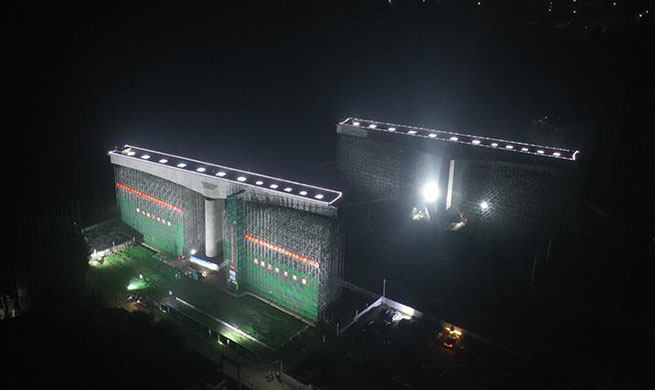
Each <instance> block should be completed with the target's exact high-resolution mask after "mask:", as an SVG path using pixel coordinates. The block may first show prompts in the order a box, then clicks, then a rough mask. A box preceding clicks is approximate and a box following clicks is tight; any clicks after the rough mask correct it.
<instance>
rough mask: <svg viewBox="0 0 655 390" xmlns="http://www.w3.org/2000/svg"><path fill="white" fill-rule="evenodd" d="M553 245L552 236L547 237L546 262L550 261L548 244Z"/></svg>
mask: <svg viewBox="0 0 655 390" xmlns="http://www.w3.org/2000/svg"><path fill="white" fill-rule="evenodd" d="M551 245H553V239H552V237H551V238H549V239H548V250H547V251H546V264H548V262H549V261H550V246H551Z"/></svg>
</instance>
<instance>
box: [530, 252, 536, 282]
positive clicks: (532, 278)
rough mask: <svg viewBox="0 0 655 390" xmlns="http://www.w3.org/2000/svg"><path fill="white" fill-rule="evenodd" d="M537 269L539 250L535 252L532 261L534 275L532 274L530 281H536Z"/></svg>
mask: <svg viewBox="0 0 655 390" xmlns="http://www.w3.org/2000/svg"><path fill="white" fill-rule="evenodd" d="M536 270H537V252H535V253H534V261H533V262H532V276H530V281H531V282H532V283H534V273H535V271H536Z"/></svg>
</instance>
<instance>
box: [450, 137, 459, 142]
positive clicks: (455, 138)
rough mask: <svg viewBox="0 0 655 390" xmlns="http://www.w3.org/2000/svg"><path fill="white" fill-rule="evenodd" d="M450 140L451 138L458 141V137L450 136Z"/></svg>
mask: <svg viewBox="0 0 655 390" xmlns="http://www.w3.org/2000/svg"><path fill="white" fill-rule="evenodd" d="M450 140H451V141H458V140H459V138H457V137H450Z"/></svg>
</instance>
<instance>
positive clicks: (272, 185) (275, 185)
mask: <svg viewBox="0 0 655 390" xmlns="http://www.w3.org/2000/svg"><path fill="white" fill-rule="evenodd" d="M269 187H271V188H272V189H274V190H275V189H277V188H278V187H279V186H278V185H277V184H271V185H270V186H269Z"/></svg>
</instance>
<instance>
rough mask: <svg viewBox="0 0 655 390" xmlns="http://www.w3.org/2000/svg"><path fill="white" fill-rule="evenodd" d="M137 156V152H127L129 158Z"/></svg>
mask: <svg viewBox="0 0 655 390" xmlns="http://www.w3.org/2000/svg"><path fill="white" fill-rule="evenodd" d="M135 154H136V152H135V151H133V150H130V151H129V152H127V155H128V156H134V155H135Z"/></svg>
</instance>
